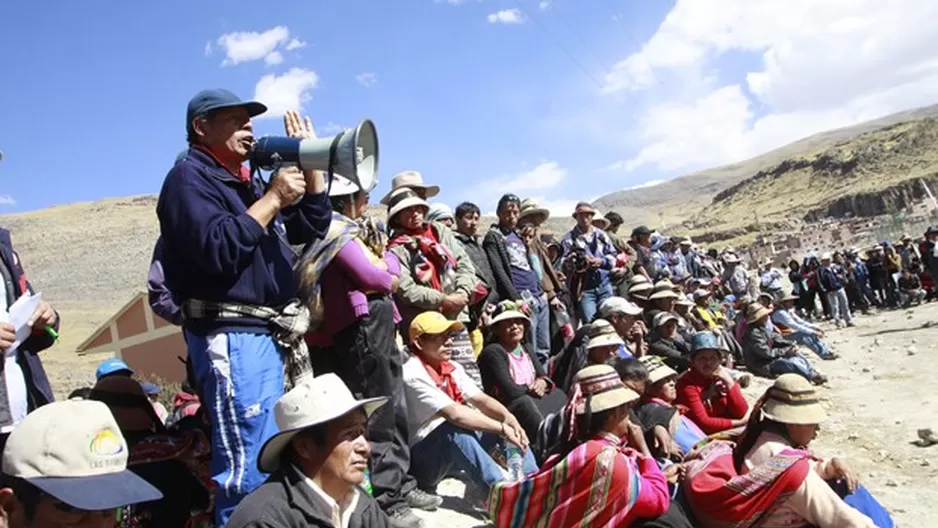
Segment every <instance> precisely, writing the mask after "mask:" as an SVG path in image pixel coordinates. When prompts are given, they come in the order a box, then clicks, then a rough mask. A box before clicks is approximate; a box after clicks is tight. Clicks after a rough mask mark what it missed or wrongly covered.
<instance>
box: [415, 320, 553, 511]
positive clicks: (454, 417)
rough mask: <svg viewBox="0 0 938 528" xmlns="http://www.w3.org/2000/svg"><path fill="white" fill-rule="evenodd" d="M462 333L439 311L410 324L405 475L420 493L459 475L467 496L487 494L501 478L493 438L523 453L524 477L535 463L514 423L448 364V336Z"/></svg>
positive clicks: (461, 371) (453, 364)
mask: <svg viewBox="0 0 938 528" xmlns="http://www.w3.org/2000/svg"><path fill="white" fill-rule="evenodd" d="M463 329H464V327H463V324H462V323H461V322H459V321H451V320H449V319H447V318H446V317H445V316H444V315H443V314H441V313H439V312H424V313H422V314H420V315H418V316H417V317H416V318H415V319H414V320H413V322H412V323H411V325H410V344H409V345H408V349H409V352H410V353H411V354H412V355H411V357H410V359H409V360H408V361H407V363H405V364H404V384H405V392H406V395H407V413H408V423H409V424H410V431H411V442H412V444H411V458H410V471H411V474H413V476H414V477H415V478H416V479H417V483H418V485H419V486H420V487H421V488H422V489H425V490H431V491H432V490H433V489H434V488H435V487H436V485H437V484H439V482H440V481H441V480H443V479H444V478H446V477H449V476H454V475H455V474H457V473H458V472H459V471H460V470H462V471H464V472H465V473H466V474H467V475H468V476H469V479H470V484H473V485H474V488H473V489H472V491H473V492H475V493H477V492H480V491H481V492H483V493H485V494H487V493H488V490H489V489H490V488H491V487H492V485H493V484H495V483H496V482H500V481H502V480H505V478H506V475H505V472H504V471H503V470H502V468H501V467H500V466H499V465H498V464H497V463H496V462H495V461H494V460H493V459H492V457H491V455H490V454H489V452H490V449H492V448H493V447H494V446H495V445H496V442H497V441H498V439H499V437H501V438H502V439H503V440H505V441H507V443H508V444H511V445H514V446H517V447H519V448H521V449H522V450H524V473H525V474H530V473H533V472H534V471H537V464H536V463H535V461H534V456H533V454H532V453H531V450H530V449H528V437H527V435H526V434H525V432H524V428H522V427H521V424H520V423H519V422H518V419H517V418H515V416H514V415H513V414H511V413H510V412H509V411H508V409H506V408H505V406H504V405H502V404H501V403H499V402H498V400H496V399H495V398H492V397H490V396H488V395H486V394H485V393H484V392H482V390H481V389H480V388H479V386H478V385H476V383H475V382H473V381H472V379H471V378H470V377H469V376H468V375H467V374H466V371H465V370H464V369H463V368H462V366H461V365H459V364H458V363H456V362H452V361H450V357H451V352H450V351H451V350H452V347H453V342H452V335H453V334H454V333H457V332H460V331H462V330H463Z"/></svg>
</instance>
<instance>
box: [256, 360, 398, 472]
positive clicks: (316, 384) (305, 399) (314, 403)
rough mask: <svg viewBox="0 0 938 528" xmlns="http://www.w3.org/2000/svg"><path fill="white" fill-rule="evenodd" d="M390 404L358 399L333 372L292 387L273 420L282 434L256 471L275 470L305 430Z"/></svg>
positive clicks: (269, 443)
mask: <svg viewBox="0 0 938 528" xmlns="http://www.w3.org/2000/svg"><path fill="white" fill-rule="evenodd" d="M387 401H388V399H387V398H385V397H381V398H366V399H364V400H356V399H355V397H354V396H352V392H351V391H350V390H349V389H348V387H347V386H346V385H345V382H343V381H342V380H341V379H340V378H339V377H338V376H336V375H335V374H332V373H329V374H323V375H322V376H316V377H315V378H313V379H311V380H309V381H307V382H304V383H301V384H299V385H297V386H296V387H293V389H291V390H290V392H288V393H286V394H284V395H283V396H282V397H281V398H280V400H279V401H278V402H277V405H275V406H274V419H275V420H276V421H277V427H278V428H279V429H280V432H279V433H277V434H275V435H274V436H272V437H271V438H270V440H267V442H266V443H265V444H264V447H262V448H261V452H260V456H259V457H258V459H257V468H258V469H260V470H261V471H263V472H264V473H273V472H274V471H276V470H277V469H278V468H279V467H280V458H281V457H280V455H281V454H282V453H283V450H284V448H286V447H287V446H288V445H289V444H290V441H291V440H293V437H294V436H296V435H297V434H299V433H300V432H302V431H303V430H304V429H308V428H310V427H313V426H315V425H319V424H324V423H326V422H331V421H332V420H335V419H337V418H341V417H342V416H345V415H346V414H348V413H350V412H352V411H354V410H356V409H363V410H364V411H365V415H366V416H369V417H370V416H371V413H373V412H375V410H376V409H377V408H378V407H381V406H382V405H384V404H385V403H386V402H387Z"/></svg>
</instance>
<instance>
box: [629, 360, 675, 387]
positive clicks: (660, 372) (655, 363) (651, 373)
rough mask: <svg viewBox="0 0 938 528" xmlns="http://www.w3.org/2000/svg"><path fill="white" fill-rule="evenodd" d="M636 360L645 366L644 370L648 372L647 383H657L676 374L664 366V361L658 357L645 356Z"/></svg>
mask: <svg viewBox="0 0 938 528" xmlns="http://www.w3.org/2000/svg"><path fill="white" fill-rule="evenodd" d="M638 360H639V361H641V362H642V365H645V370H647V371H648V383H658V382H659V381H661V380H663V379H665V378H669V377H671V376H677V372H676V371H675V370H674V369H672V368H671V367H669V366H667V365H665V364H664V361H662V360H661V358H660V357H658V356H650V355H646V356H642V357H640V358H638Z"/></svg>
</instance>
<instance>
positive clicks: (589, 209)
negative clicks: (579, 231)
mask: <svg viewBox="0 0 938 528" xmlns="http://www.w3.org/2000/svg"><path fill="white" fill-rule="evenodd" d="M580 213H586V214H591V215H595V214H596V209H594V208H593V206H592V205H590V204H589V202H579V203H577V204H576V208H574V210H573V215H571V216H573V218H576V215H578V214H580Z"/></svg>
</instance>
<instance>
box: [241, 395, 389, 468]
mask: <svg viewBox="0 0 938 528" xmlns="http://www.w3.org/2000/svg"><path fill="white" fill-rule="evenodd" d="M387 402H388V398H387V397H384V396H381V397H378V398H366V399H364V400H357V401H356V402H355V405H354V406H352V407H349V408H345V409H332V412H331V413H329V414H327V415H324V416H320V417H318V418H317V419H316V420H314V421H312V422H311V423H307V424H303V425H302V426H299V427H294V428H292V429H288V430H286V431H280V432H279V433H277V434H275V435H274V436H272V437H270V439H268V440H267V441H266V442H264V446H263V447H261V451H260V456H258V457H257V469H259V470H261V471H262V472H263V473H273V472H274V471H277V470H278V469H280V458H281V455H282V454H283V450H284V448H286V447H287V446H288V445H290V441H291V440H293V437H294V436H296V435H298V434H299V433H301V432H303V431H305V430H306V429H309V428H310V427H314V426H316V425H319V424H323V423H326V422H331V421H332V420H335V419H336V418H340V417H342V416H345V415H346V414H348V413H350V412H352V411H354V410H356V409H364V410H365V416H366V417H368V418H370V417H371V415H372V414H373V413H374V412H375V411H376V410H377V409H378V408H379V407H381V406H382V405H384V404H385V403H387Z"/></svg>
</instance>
